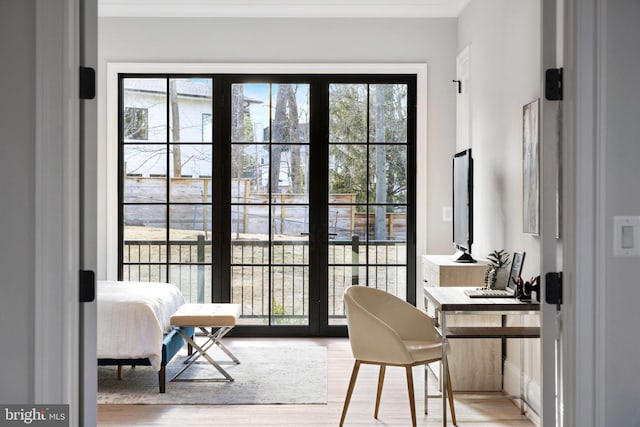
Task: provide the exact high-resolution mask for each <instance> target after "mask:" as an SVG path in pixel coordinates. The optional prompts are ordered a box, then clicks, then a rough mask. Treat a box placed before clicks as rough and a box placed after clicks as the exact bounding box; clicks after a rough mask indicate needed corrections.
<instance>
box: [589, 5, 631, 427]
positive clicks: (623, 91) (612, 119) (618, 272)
mask: <svg viewBox="0 0 640 427" xmlns="http://www.w3.org/2000/svg"><path fill="white" fill-rule="evenodd" d="M603 3H604V4H605V5H606V12H605V14H606V15H605V16H606V24H605V25H606V58H604V59H603V61H604V64H606V67H605V68H604V72H605V73H606V77H605V78H606V80H605V82H606V83H605V85H606V87H605V93H604V96H605V99H604V100H603V102H605V103H606V104H605V105H603V107H604V108H605V111H606V128H605V130H604V132H605V134H604V135H605V136H604V139H605V141H604V144H605V150H604V155H605V173H606V186H605V194H606V207H607V208H606V213H605V215H606V228H605V233H606V243H605V245H606V248H607V249H606V253H607V258H606V264H605V268H606V278H607V280H606V282H605V283H601V284H599V285H600V286H602V287H603V288H604V289H603V296H604V298H605V299H606V301H605V304H604V309H605V312H604V313H603V316H602V318H601V319H598V321H599V322H605V333H604V337H605V338H604V340H605V342H604V343H603V344H604V348H605V352H604V353H605V366H604V378H605V384H604V386H605V390H604V391H603V393H602V395H603V397H604V398H605V404H604V419H606V422H607V425H612V426H614V425H616V426H638V425H640V407H639V406H638V399H639V396H640V395H639V394H638V393H639V390H640V368H639V367H638V360H640V358H639V356H638V348H639V344H638V343H640V328H638V325H640V310H638V301H640V285H639V283H638V278H639V277H640V262H639V260H638V259H637V258H614V257H613V252H612V248H613V216H616V215H640V190H639V186H638V183H640V168H639V167H638V162H639V161H640V120H639V117H640V115H639V111H640V110H639V109H638V108H637V104H638V99H640V85H639V84H638V75H639V74H640V57H639V56H638V54H637V52H638V41H639V40H640V27H638V24H637V23H638V21H639V20H640V3H638V1H636V0H610V1H605V2H603Z"/></svg>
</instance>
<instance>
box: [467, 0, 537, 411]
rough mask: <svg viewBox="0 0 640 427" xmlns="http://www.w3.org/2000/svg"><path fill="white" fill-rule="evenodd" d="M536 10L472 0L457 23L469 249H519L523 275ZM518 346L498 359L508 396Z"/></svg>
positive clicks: (533, 347)
mask: <svg viewBox="0 0 640 427" xmlns="http://www.w3.org/2000/svg"><path fill="white" fill-rule="evenodd" d="M539 14H540V5H539V0H523V1H518V2H514V1H513V0H482V1H478V0H476V1H472V2H470V3H469V5H468V6H467V8H466V9H465V10H464V11H463V13H462V14H461V15H460V17H459V26H458V51H461V50H462V49H463V48H465V47H466V46H469V55H470V59H469V61H470V73H469V78H470V83H469V84H470V120H471V132H470V134H471V148H472V149H473V156H474V160H475V164H474V166H475V173H474V185H475V190H474V241H475V243H474V248H473V250H474V255H475V256H479V257H484V256H486V255H487V254H488V253H489V252H491V251H492V250H494V249H505V250H506V251H507V252H510V253H512V252H513V251H515V250H520V251H525V252H526V259H525V264H524V268H523V274H522V275H523V277H525V278H528V277H530V276H533V275H537V274H539V273H538V269H539V263H540V257H539V239H538V237H537V236H533V235H531V234H524V233H523V232H522V205H523V203H522V107H523V106H524V105H525V104H527V103H529V102H531V101H533V100H535V99H537V98H539V97H540V96H541V93H540V77H539V76H540V74H539V73H540V19H539ZM459 148H465V147H459ZM532 320H535V321H537V319H524V321H525V322H530V321H532ZM511 321H512V322H519V321H520V319H519V318H517V319H511ZM519 346H520V343H519V341H518V340H509V343H508V346H507V361H506V363H505V382H504V384H505V389H506V390H507V391H508V392H509V393H510V394H514V395H519V394H520V388H519V387H520V385H519V375H520V347H519ZM525 350H526V351H525V354H526V356H525V375H526V382H527V394H528V398H529V400H530V403H531V404H532V406H533V407H534V408H535V409H539V375H540V373H539V362H538V360H539V354H540V346H539V343H538V342H537V340H533V341H529V342H526V343H525Z"/></svg>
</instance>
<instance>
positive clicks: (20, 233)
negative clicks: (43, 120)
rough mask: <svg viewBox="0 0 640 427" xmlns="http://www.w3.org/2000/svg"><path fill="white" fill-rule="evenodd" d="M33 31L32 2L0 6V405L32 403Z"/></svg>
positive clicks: (6, 0) (18, 0)
mask: <svg viewBox="0 0 640 427" xmlns="http://www.w3.org/2000/svg"><path fill="white" fill-rule="evenodd" d="M35 31H36V29H35V2H34V1H24V0H3V1H2V2H0V57H1V58H3V61H2V67H0V75H1V76H0V93H2V95H3V98H4V99H5V102H2V103H0V129H2V132H1V134H0V135H1V138H2V140H1V141H0V197H1V200H2V206H1V207H0V289H2V297H1V298H0V325H3V327H2V331H1V332H0V341H2V343H3V344H2V345H0V360H2V363H3V364H4V365H5V367H4V368H3V369H0V402H2V403H3V404H9V403H16V404H20V403H28V402H33V399H34V389H33V384H34V376H33V371H34V369H33V367H34V357H33V352H34V343H33V336H34V315H35V314H34V308H33V307H34V305H33V301H34V299H35V268H34V265H33V259H34V257H35V234H34V228H35V213H34V212H35V197H34V193H35V174H34V170H35V138H36V135H35V126H34V116H35V111H36V105H35V97H36V95H35V67H36V63H35ZM6 100H11V101H10V102H6ZM8 385H10V386H8Z"/></svg>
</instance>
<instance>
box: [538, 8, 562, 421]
mask: <svg viewBox="0 0 640 427" xmlns="http://www.w3.org/2000/svg"><path fill="white" fill-rule="evenodd" d="M558 2H562V0H542V1H541V8H540V13H541V19H540V22H541V40H540V42H541V61H540V65H541V85H540V86H541V92H542V93H541V97H540V99H541V104H540V117H541V119H540V136H541V143H540V159H541V162H540V168H541V174H540V218H541V220H540V271H541V272H542V274H541V281H540V286H541V288H542V289H541V293H542V298H541V300H542V303H541V308H540V310H541V313H540V315H541V316H540V318H541V321H540V329H541V331H540V332H541V365H542V366H541V373H542V374H541V384H540V390H541V394H542V396H541V402H542V407H541V413H540V421H541V425H543V426H562V425H563V424H562V414H561V408H562V402H563V399H562V392H563V387H562V364H561V363H560V360H561V352H562V347H563V343H562V328H561V325H562V323H561V321H560V319H561V317H560V316H561V307H562V306H561V305H556V304H550V303H546V302H545V300H546V298H547V292H546V286H547V280H546V278H545V275H546V273H549V272H559V271H562V259H561V257H558V256H557V247H558V242H557V238H558V237H560V236H559V235H558V234H559V233H560V232H561V230H560V228H559V225H558V223H559V215H558V212H559V211H558V195H559V194H561V193H559V188H561V186H562V182H561V180H562V177H561V176H560V174H559V173H558V171H559V170H560V169H559V167H560V163H559V161H558V157H559V154H558V153H559V151H558V150H559V147H560V146H559V141H560V137H561V129H560V126H559V123H560V120H559V118H560V115H561V111H562V101H559V100H548V99H547V98H546V96H545V93H544V92H545V70H547V69H555V68H559V67H561V66H562V59H561V58H560V57H559V53H558V52H559V49H558V40H559V39H561V37H562V33H561V31H559V30H558V7H557V4H558Z"/></svg>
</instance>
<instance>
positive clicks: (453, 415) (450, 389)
mask: <svg viewBox="0 0 640 427" xmlns="http://www.w3.org/2000/svg"><path fill="white" fill-rule="evenodd" d="M447 397H448V398H449V408H451V421H453V425H454V426H455V425H458V423H457V421H456V410H455V407H454V406H453V387H452V386H451V374H450V373H449V364H448V363H447ZM443 409H444V408H443Z"/></svg>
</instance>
